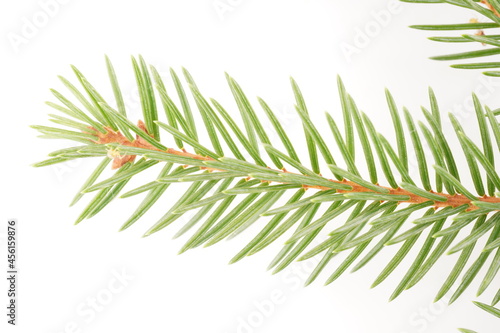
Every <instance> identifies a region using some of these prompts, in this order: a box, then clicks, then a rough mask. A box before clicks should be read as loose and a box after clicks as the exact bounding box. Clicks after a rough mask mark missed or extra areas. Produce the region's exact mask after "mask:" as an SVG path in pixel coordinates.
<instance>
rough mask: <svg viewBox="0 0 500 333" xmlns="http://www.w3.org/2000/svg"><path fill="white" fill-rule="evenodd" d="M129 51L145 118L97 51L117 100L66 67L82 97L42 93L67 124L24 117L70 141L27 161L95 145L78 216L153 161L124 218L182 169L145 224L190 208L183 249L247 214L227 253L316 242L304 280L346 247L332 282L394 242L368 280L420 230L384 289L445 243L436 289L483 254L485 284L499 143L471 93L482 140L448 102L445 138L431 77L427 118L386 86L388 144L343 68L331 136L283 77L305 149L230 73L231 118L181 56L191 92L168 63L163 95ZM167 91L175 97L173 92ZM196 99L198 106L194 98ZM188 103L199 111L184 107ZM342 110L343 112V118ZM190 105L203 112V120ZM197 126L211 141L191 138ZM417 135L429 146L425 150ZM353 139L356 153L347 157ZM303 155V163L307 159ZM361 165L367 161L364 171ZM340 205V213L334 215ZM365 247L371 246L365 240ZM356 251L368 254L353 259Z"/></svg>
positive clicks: (300, 255)
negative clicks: (241, 241)
mask: <svg viewBox="0 0 500 333" xmlns="http://www.w3.org/2000/svg"><path fill="white" fill-rule="evenodd" d="M132 64H133V68H134V73H135V75H136V81H137V85H138V88H139V92H140V94H139V95H140V98H141V106H142V112H143V114H142V117H143V120H140V121H139V122H138V123H137V124H135V123H134V122H132V121H131V120H130V119H129V118H128V116H127V110H126V107H125V104H124V103H123V98H122V97H121V96H122V94H121V90H120V87H119V83H118V80H117V79H116V74H115V71H114V69H113V66H112V64H111V62H110V61H109V59H107V58H106V65H107V70H108V73H109V76H110V83H111V86H112V90H113V95H114V97H115V101H114V104H116V108H114V107H113V106H112V104H113V103H109V102H107V101H105V100H104V98H103V97H102V95H101V94H99V93H98V92H97V90H96V89H95V88H94V86H92V85H91V83H90V82H89V81H88V80H87V79H86V77H85V76H83V74H82V73H81V72H80V71H79V70H78V69H76V68H73V70H74V72H75V75H76V77H77V79H78V81H79V83H80V85H81V90H82V91H80V90H78V88H76V87H75V86H73V85H72V84H71V83H70V82H69V80H67V79H64V78H61V80H62V82H63V84H64V85H65V86H66V87H67V88H68V89H69V91H70V93H71V94H73V95H74V97H75V98H76V100H77V102H76V101H75V102H72V101H70V99H68V98H66V97H64V96H63V95H62V94H60V93H59V92H57V91H55V90H53V94H54V96H55V97H56V98H57V99H58V100H59V101H60V103H62V105H61V104H56V103H53V102H49V103H48V105H49V106H51V107H53V108H55V109H56V110H58V111H60V112H62V113H64V114H65V116H60V115H51V117H52V119H51V121H53V122H55V123H57V124H60V125H63V126H64V127H66V128H69V129H66V128H64V129H63V128H55V127H48V126H33V127H34V128H35V129H37V130H38V131H40V132H41V133H42V137H45V138H56V139H67V140H73V141H75V142H77V143H78V144H79V145H77V146H73V147H69V148H64V149H60V150H57V151H55V152H52V153H50V154H49V155H50V156H51V158H50V159H48V160H46V161H43V162H40V163H37V164H35V166H46V165H51V164H55V163H60V162H64V161H68V160H71V159H77V158H86V157H100V158H101V162H100V163H99V165H98V166H97V168H96V169H95V171H94V172H93V173H92V174H91V175H90V176H89V178H88V180H87V181H86V182H85V184H84V185H83V187H82V188H81V190H80V191H79V192H78V194H77V195H76V197H75V198H74V200H73V201H72V205H73V204H76V203H77V202H79V200H80V199H81V198H82V197H83V196H84V194H87V193H92V192H93V193H95V195H94V197H93V198H92V199H91V200H90V201H89V203H88V204H87V206H86V207H85V208H84V210H83V212H82V213H81V214H80V215H79V216H78V218H77V220H76V223H80V222H82V221H83V220H85V219H88V218H90V217H92V216H94V215H96V214H98V213H99V212H100V211H101V210H102V209H103V208H104V207H106V206H107V205H108V204H109V203H110V202H111V201H113V200H114V199H115V198H116V197H118V196H119V195H120V193H121V192H122V191H123V190H124V188H125V187H126V185H127V183H128V182H129V181H130V179H131V178H132V177H134V176H135V175H137V174H140V173H143V172H146V170H152V169H155V168H156V167H159V166H162V168H161V170H160V171H159V173H158V175H157V176H156V178H155V179H154V180H152V181H150V182H148V183H146V184H144V185H141V186H139V187H137V188H134V189H130V190H128V191H127V192H125V193H124V194H121V197H132V196H136V195H139V194H141V193H144V194H145V197H144V199H143V200H142V202H141V203H140V204H139V206H138V207H137V209H136V210H135V212H133V214H132V215H131V216H130V218H129V219H128V220H126V221H125V222H124V223H123V225H122V227H121V230H125V229H127V228H129V227H131V226H132V225H134V224H135V223H136V222H137V221H138V220H139V219H140V218H141V217H142V216H143V215H144V214H145V213H146V212H147V211H148V210H149V209H150V208H151V207H152V206H153V205H154V204H156V203H158V202H159V201H160V198H161V197H162V196H163V195H164V194H165V193H166V191H167V190H168V189H169V188H170V187H171V186H174V187H175V184H176V183H180V182H187V183H190V186H189V188H188V189H187V190H186V191H185V192H184V193H183V194H182V195H181V196H180V198H179V199H178V200H177V201H176V202H175V203H173V204H172V205H171V206H170V208H169V209H168V210H167V212H166V213H165V214H164V215H163V216H162V217H161V218H160V219H159V220H158V221H157V222H156V223H155V224H154V225H153V226H151V227H150V228H149V229H148V230H147V231H146V233H145V236H150V235H152V234H154V233H156V232H158V231H159V230H162V229H164V228H166V227H167V226H169V225H171V224H173V223H174V222H175V221H177V220H178V219H179V218H180V217H181V216H183V215H184V214H185V213H186V212H189V211H196V213H195V214H194V216H192V217H191V218H190V219H189V220H188V221H187V222H184V224H183V225H182V226H181V228H180V229H179V230H178V232H177V233H176V234H175V236H174V238H177V237H179V236H181V235H183V234H186V233H188V232H190V231H191V230H192V229H196V230H195V231H194V232H192V233H191V236H190V237H189V239H188V241H187V242H186V243H185V244H184V246H183V247H182V248H181V250H180V252H181V253H182V252H185V251H187V250H189V249H193V248H196V247H199V246H211V245H214V244H216V243H218V242H220V241H221V240H223V239H230V238H233V237H235V236H237V235H238V234H240V233H242V232H245V230H247V228H249V227H250V226H254V228H257V229H258V232H257V233H256V234H255V235H254V237H253V239H252V240H251V241H250V242H249V243H248V244H246V245H245V246H244V247H243V248H242V249H241V251H240V252H239V253H237V254H236V255H235V256H234V257H233V258H232V259H231V263H234V262H237V261H239V260H241V259H242V258H244V257H246V256H249V255H253V254H255V253H257V252H260V251H262V250H263V249H265V248H266V247H267V246H268V245H269V244H272V243H274V242H276V241H277V240H278V239H281V238H283V237H285V236H287V237H288V239H287V240H286V241H285V242H284V246H283V249H282V250H281V251H280V252H279V253H278V254H277V256H276V257H275V258H274V259H273V260H272V261H271V264H270V266H269V268H270V269H273V272H279V271H281V270H283V269H285V268H286V267H287V266H288V265H290V264H291V263H292V262H293V261H295V260H307V259H310V258H313V257H316V256H322V259H320V260H319V263H318V265H317V267H316V269H315V270H314V271H313V272H312V274H311V276H310V277H309V279H308V280H307V281H306V284H309V283H312V282H313V281H314V280H315V279H316V278H317V277H318V276H319V275H320V273H322V272H323V271H325V269H326V268H327V267H329V265H330V264H331V263H332V260H333V259H334V258H335V257H336V255H337V254H338V253H340V252H343V251H350V253H349V255H348V256H347V258H346V259H345V260H344V261H343V262H342V263H341V264H340V265H339V266H338V267H337V268H336V269H335V270H334V271H333V273H331V275H330V277H329V278H328V279H327V283H331V282H333V281H334V280H336V279H337V278H339V277H340V276H341V275H342V274H343V273H344V272H345V271H346V270H347V269H348V268H349V267H351V266H353V271H356V270H359V269H360V268H361V267H363V266H365V265H366V264H367V263H368V262H369V261H370V260H371V259H373V258H374V257H375V256H376V255H378V254H379V253H380V252H381V251H382V250H383V248H384V247H385V246H393V245H396V244H400V249H399V251H398V252H397V254H396V255H395V256H394V258H393V259H392V260H391V261H390V262H389V263H388V264H387V266H386V267H385V268H384V269H383V270H382V272H381V273H380V274H379V276H378V277H377V278H376V280H375V282H374V286H375V285H378V284H380V283H382V282H383V281H384V280H385V279H386V278H387V277H388V276H389V275H390V274H392V273H393V272H394V271H395V270H396V268H397V267H398V266H399V264H400V263H401V262H402V261H403V260H404V259H405V258H406V257H407V256H408V255H409V253H410V250H411V249H413V248H414V247H416V246H417V245H416V244H418V242H417V241H418V239H419V238H420V237H425V240H424V242H423V244H422V245H421V247H420V250H419V251H418V254H417V256H416V258H415V259H414V261H413V264H412V265H411V266H410V268H409V270H408V271H407V272H406V274H405V275H404V277H403V279H402V280H401V282H400V283H399V284H398V285H397V286H396V288H395V290H394V292H393V294H392V295H391V299H394V298H396V297H397V296H399V295H400V294H401V293H402V292H403V291H404V290H406V289H409V288H411V287H413V286H414V285H416V284H417V283H418V282H419V281H421V280H422V279H423V277H424V276H425V275H426V274H427V272H428V271H430V270H431V268H432V267H433V266H434V265H435V264H436V263H437V261H438V260H439V259H440V258H441V257H442V256H443V255H444V254H445V253H447V254H449V255H455V256H456V257H457V263H456V265H455V267H453V269H452V271H451V272H450V275H449V277H448V278H447V279H446V280H445V281H444V284H443V286H442V288H441V290H440V291H439V292H438V295H437V299H440V298H442V297H443V296H444V295H445V294H446V293H448V292H449V291H450V290H451V289H452V287H453V286H455V285H457V286H456V289H455V291H454V293H453V294H452V297H451V302H453V301H455V300H456V299H457V298H458V297H459V296H460V295H461V294H462V293H463V292H464V291H465V290H466V289H467V288H468V287H469V286H470V285H471V283H472V282H473V281H474V280H476V279H479V276H478V275H479V273H480V270H481V268H482V267H483V266H488V270H487V273H486V275H485V276H484V277H483V278H482V279H481V285H480V287H479V290H478V294H482V293H483V292H484V291H486V290H487V289H488V287H490V286H491V284H493V282H494V278H495V276H496V275H497V273H498V269H499V262H500V261H499V260H498V259H499V258H500V197H499V195H498V193H499V192H500V176H499V174H498V172H497V171H496V169H495V165H496V160H497V159H498V152H499V151H500V124H499V122H498V120H497V118H496V116H495V113H494V112H493V111H491V110H490V109H489V108H487V107H485V106H483V105H482V104H481V103H480V101H479V100H478V99H477V98H476V97H475V96H473V100H474V105H475V109H476V119H477V127H478V128H479V131H480V133H481V140H480V143H476V142H475V140H473V139H472V138H471V137H469V136H468V135H467V134H466V133H465V131H464V128H463V127H462V125H461V124H460V122H459V120H458V119H457V118H456V117H455V116H453V115H450V123H451V125H452V126H451V127H452V130H453V131H454V132H455V134H456V140H457V141H458V142H459V145H454V144H453V143H452V141H451V138H450V136H449V135H448V134H447V132H446V130H447V129H446V127H445V125H446V124H445V123H444V122H443V121H442V119H441V115H440V111H439V106H438V103H437V99H436V97H435V95H434V92H433V91H432V90H429V98H430V108H429V110H427V109H426V108H422V119H425V122H424V121H419V122H415V120H414V119H413V115H412V114H411V113H410V112H409V111H408V110H407V109H404V108H403V112H402V114H401V110H400V108H398V106H397V104H396V102H395V100H394V98H393V97H392V95H391V94H390V92H389V91H386V98H387V103H388V107H389V114H390V119H391V121H392V123H393V125H394V126H393V127H394V134H395V138H396V145H395V147H393V145H392V144H391V143H390V142H389V140H388V139H387V138H386V137H385V136H384V135H382V134H381V133H379V132H378V131H377V128H376V124H374V123H373V122H372V121H371V120H370V118H369V117H368V116H367V115H366V114H365V113H363V112H361V111H360V110H359V109H358V107H357V105H356V103H355V102H354V99H353V98H352V97H351V96H350V95H349V94H348V93H347V91H346V89H345V87H344V85H343V83H342V81H341V80H340V78H339V79H338V90H339V95H340V100H341V103H340V104H341V109H342V111H341V112H338V114H329V113H326V121H327V122H326V123H327V124H328V127H329V128H330V132H331V138H327V136H326V133H320V130H319V128H318V127H317V126H316V124H315V123H314V121H313V118H314V116H315V114H314V113H313V112H312V111H311V110H308V108H307V104H306V102H305V98H304V96H303V94H302V93H301V91H300V89H299V87H298V85H297V83H296V82H295V81H294V80H292V81H291V84H292V92H293V94H294V96H295V101H296V111H297V117H298V118H299V119H300V121H301V124H302V127H303V129H304V140H305V142H306V144H307V150H308V155H309V156H308V158H304V157H303V156H302V155H301V152H300V151H299V150H298V149H296V148H295V146H294V143H293V141H295V139H297V138H296V135H294V137H293V138H292V139H294V140H292V139H291V138H290V137H289V134H290V133H287V130H286V129H285V127H284V126H283V124H281V123H280V121H279V119H278V118H277V117H276V115H275V114H274V112H273V111H272V110H271V108H270V107H269V105H268V104H267V103H266V102H265V101H263V100H262V99H259V100H258V102H259V104H260V106H261V108H262V112H263V114H265V115H266V116H267V118H268V120H269V124H270V125H271V126H272V128H273V129H274V130H275V132H276V135H277V138H278V139H279V140H274V139H271V138H272V136H271V135H272V133H271V131H269V130H267V129H266V127H265V126H264V122H263V120H262V119H263V118H262V117H261V115H260V112H259V111H258V110H256V109H254V106H253V104H252V103H251V102H250V99H249V98H248V97H247V96H246V95H245V93H244V92H243V90H242V88H241V87H240V85H239V84H238V83H237V82H236V81H235V80H234V79H233V78H232V77H230V76H229V75H226V79H227V81H228V85H229V89H230V91H231V93H232V95H233V97H234V99H235V102H236V106H237V108H238V111H239V112H238V113H239V116H240V118H241V119H240V120H237V119H235V118H234V112H232V111H229V109H228V110H226V109H225V108H224V107H223V106H222V105H221V104H220V103H218V102H217V101H216V100H214V99H207V98H206V97H204V96H203V94H202V93H201V92H200V90H199V88H198V86H197V85H196V83H195V82H194V80H193V78H192V76H191V75H190V74H189V73H188V72H187V71H186V70H185V69H183V76H184V78H185V81H186V83H187V86H188V87H189V92H190V93H191V96H190V98H188V94H187V92H186V91H185V89H184V86H185V84H183V83H182V82H181V80H180V78H179V77H178V76H177V74H176V73H175V72H174V71H173V70H171V72H170V74H171V79H172V81H173V85H174V87H175V93H174V95H171V94H170V92H168V91H167V88H166V85H165V83H164V81H163V78H162V77H161V76H160V75H159V74H158V71H157V70H156V69H155V68H154V67H152V66H148V65H147V64H146V62H145V61H144V59H143V58H142V57H139V58H138V59H135V58H133V61H132ZM174 99H178V100H179V106H178V105H177V103H176V102H174ZM193 101H194V104H195V105H196V108H194V107H193V106H192V105H193ZM158 105H161V106H162V107H163V111H164V112H165V120H160V119H159V112H158V111H159V110H160V108H159V107H158ZM196 110H197V111H198V112H199V114H200V115H199V117H197V116H195V115H194V113H193V112H195V111H196ZM340 118H343V121H342V124H340V123H339V122H340V121H341V119H340ZM196 119H201V120H202V121H201V126H200V122H197V121H196ZM240 122H242V123H243V126H241V125H240ZM340 128H344V131H342V130H341V129H340ZM165 134H168V138H169V139H166V138H165V137H166V136H165ZM204 134H206V137H207V138H208V141H209V142H207V140H205V141H202V140H201V139H200V138H202V137H204V136H203V135H204ZM160 136H161V138H162V139H161V140H160ZM493 138H494V139H493ZM82 144H83V145H82ZM358 145H359V146H360V147H361V149H360V150H359V151H358ZM424 145H427V146H429V148H430V151H431V153H432V154H431V155H430V156H427V154H426V151H425V150H424V148H423V147H424ZM175 146H176V147H177V148H174V147H175ZM334 149H335V150H336V151H338V152H339V154H337V153H336V151H334ZM356 151H358V154H361V155H362V156H363V157H364V161H361V160H357V159H356ZM460 154H463V156H464V157H465V159H466V161H467V166H468V167H469V170H467V169H465V170H463V171H468V172H469V173H470V181H472V183H473V185H474V189H472V188H469V185H468V184H467V183H466V182H464V180H463V179H464V178H465V177H464V174H463V172H462V170H461V168H459V167H458V165H457V162H456V159H457V157H458V155H460ZM230 156H232V157H230ZM413 159H415V161H416V165H417V166H418V170H417V171H418V176H419V177H418V178H419V179H418V180H417V179H415V178H416V177H414V175H413V172H412V171H411V169H410V161H412V160H413ZM306 160H308V164H304V162H302V161H306ZM430 160H432V162H431V161H430ZM111 161H112V163H111V168H112V169H114V170H116V172H115V173H114V174H113V175H111V176H110V177H105V176H103V173H104V172H105V169H106V168H107V166H108V165H109V163H110V162H111ZM363 165H364V166H365V167H366V169H367V175H365V174H364V173H363V172H361V171H360V170H362V168H361V167H362V166H363ZM430 165H432V168H430V167H429V166H430ZM327 175H328V176H327ZM379 182H380V183H381V184H388V185H380V184H379ZM282 200H284V201H282ZM344 214H348V217H347V218H344V217H342V216H343V215H344ZM265 217H267V219H268V221H267V222H264V219H265ZM341 221H344V222H343V224H342V223H341ZM410 221H411V222H413V223H409V222H410ZM252 230H253V229H252ZM247 232H248V231H247ZM285 234H286V235H285ZM375 241H376V244H375V245H373V246H372V247H371V248H370V249H369V246H370V244H371V243H372V242H375ZM476 246H478V247H482V248H483V251H482V252H481V253H480V254H478V255H476V256H475V257H474V256H473V253H472V252H473V249H474V247H476ZM368 249H369V250H368ZM365 250H368V251H367V252H366V253H365ZM363 253H365V255H364V257H362V258H361V259H360V260H359V261H357V259H358V258H360V257H361V255H362V254H363ZM490 255H491V256H493V257H494V258H493V260H492V261H488V258H489V257H490ZM356 261H357V263H356V264H354V263H355V262H356ZM470 262H472V264H470ZM468 264H469V265H468ZM466 266H468V267H467V270H465V269H466ZM460 276H461V280H459V278H460ZM495 287H498V286H495ZM495 302H498V296H497V297H496V299H495V301H494V303H495Z"/></svg>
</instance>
